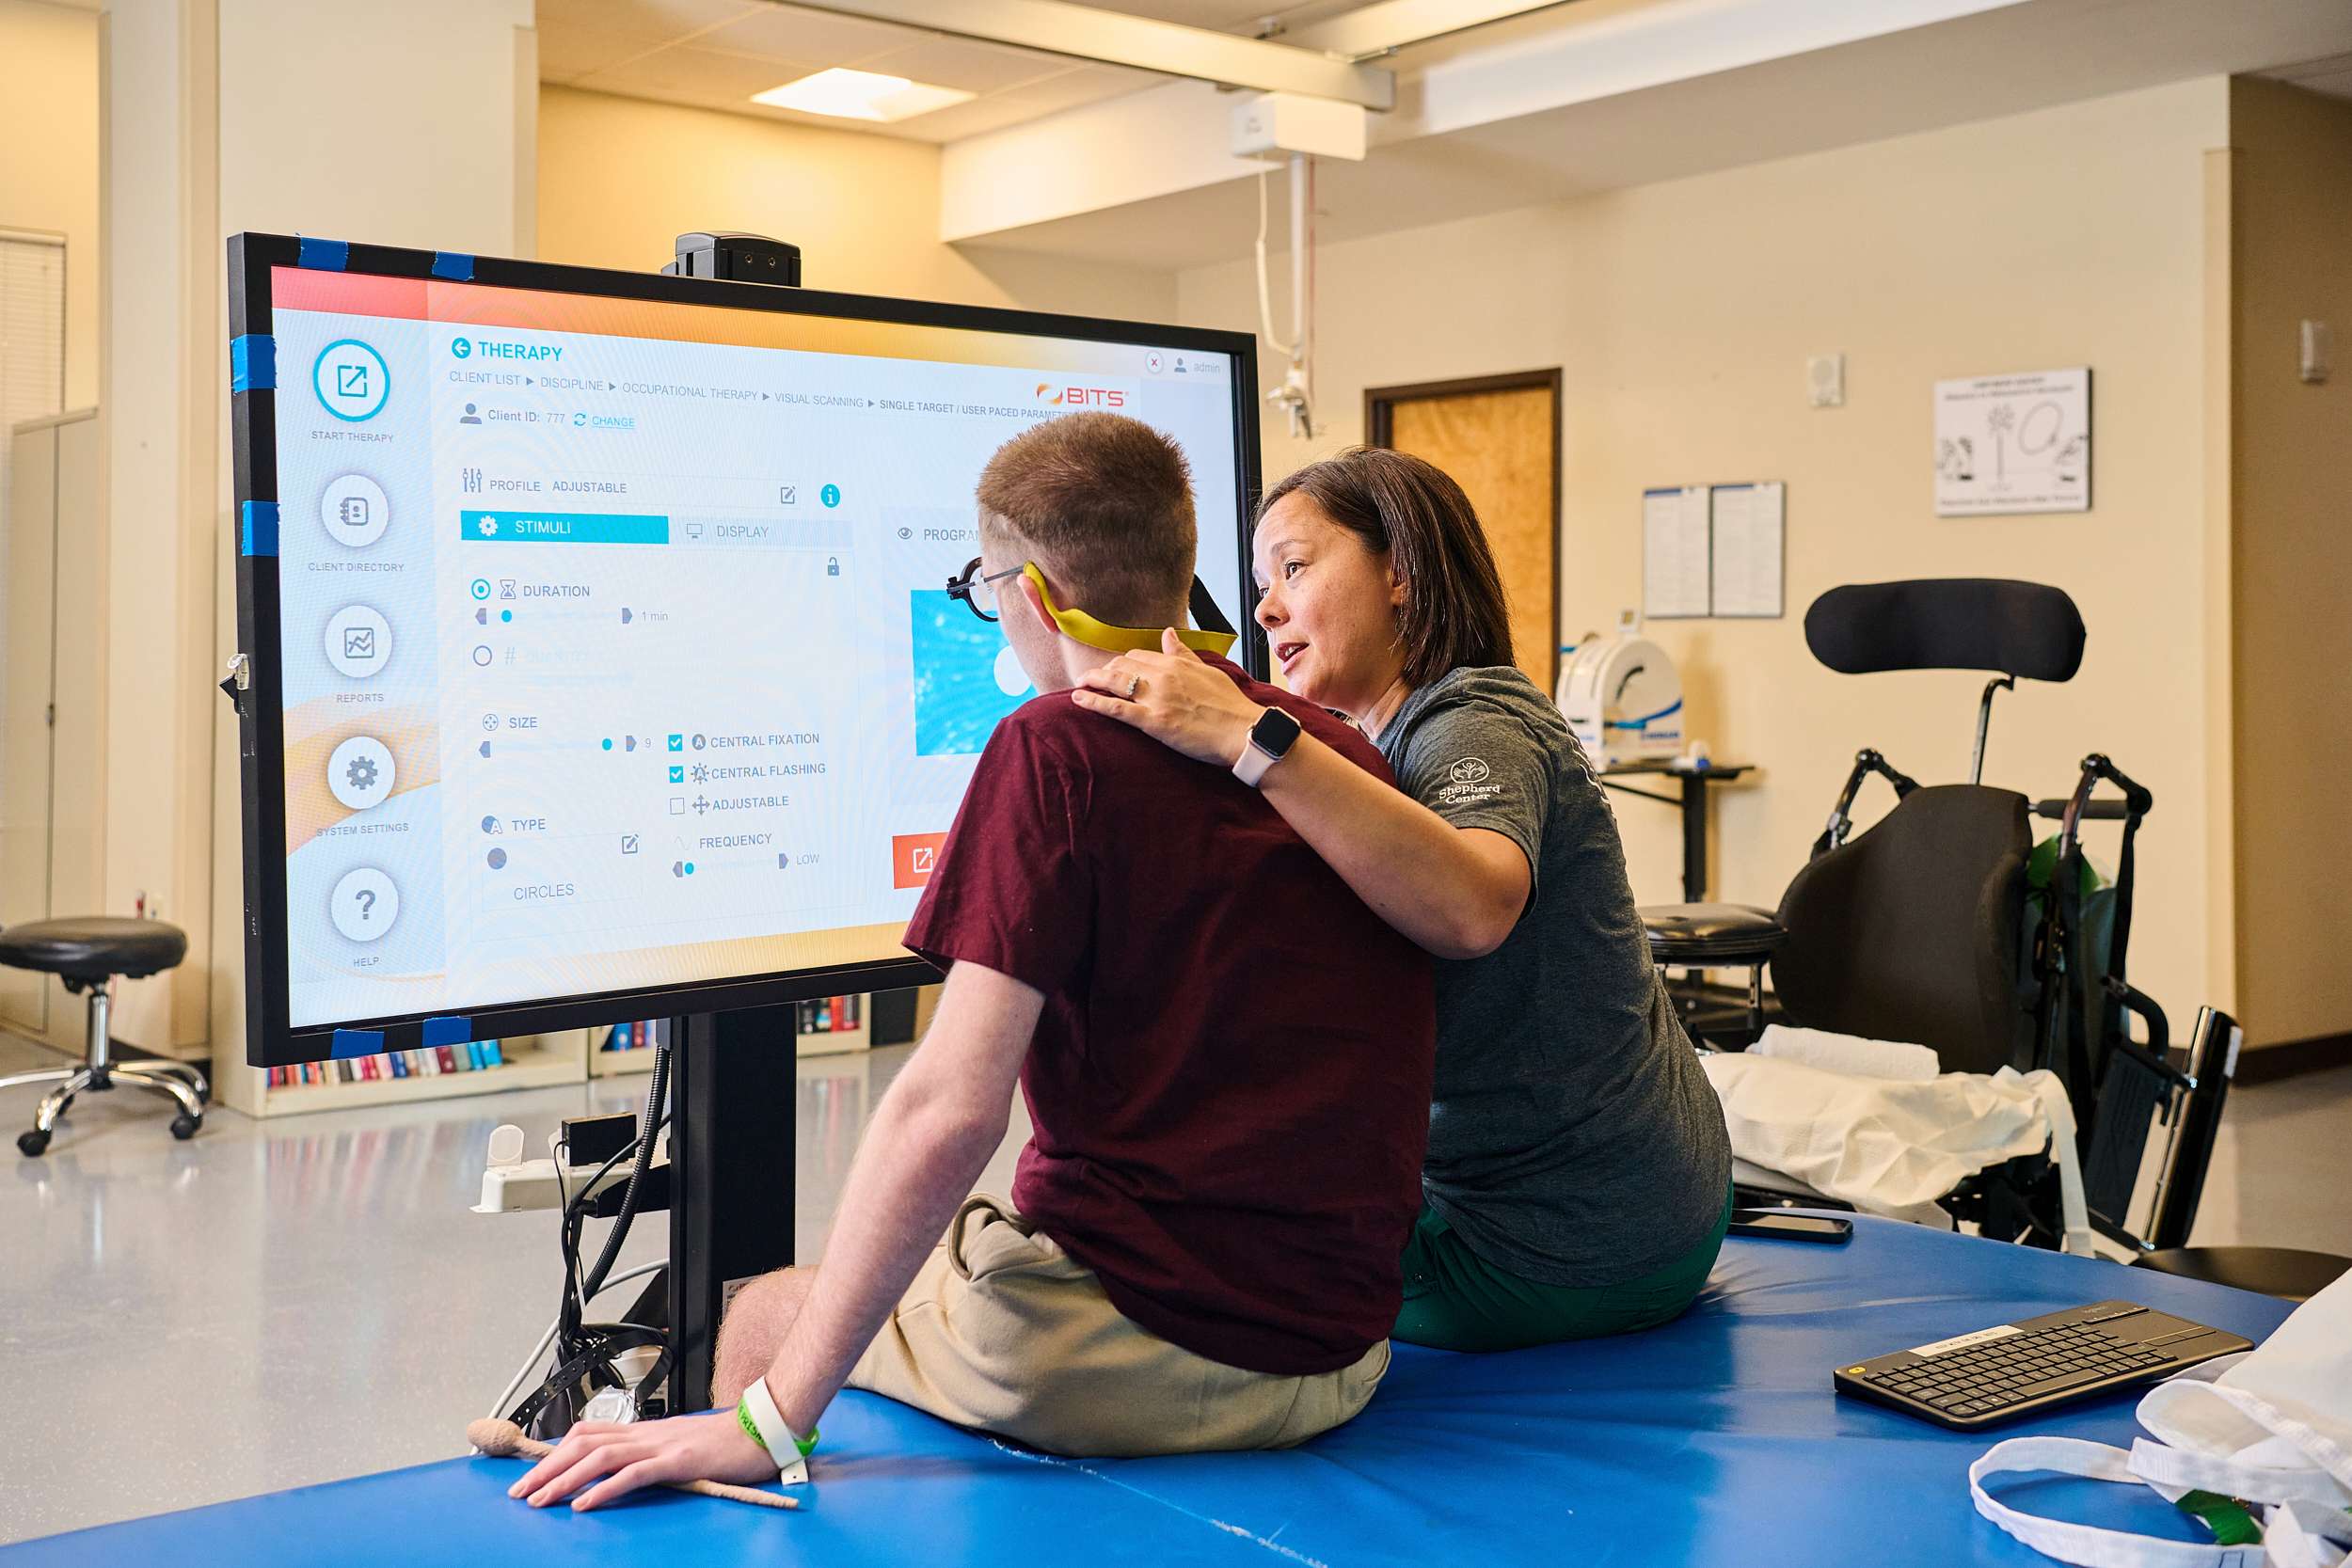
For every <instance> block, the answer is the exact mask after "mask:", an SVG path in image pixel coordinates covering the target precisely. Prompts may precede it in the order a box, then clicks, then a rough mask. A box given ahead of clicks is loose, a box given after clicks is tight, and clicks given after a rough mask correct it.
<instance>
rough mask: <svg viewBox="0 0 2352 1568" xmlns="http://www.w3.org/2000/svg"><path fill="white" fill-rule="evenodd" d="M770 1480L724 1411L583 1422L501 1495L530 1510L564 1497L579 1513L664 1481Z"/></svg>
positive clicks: (766, 1461)
mask: <svg viewBox="0 0 2352 1568" xmlns="http://www.w3.org/2000/svg"><path fill="white" fill-rule="evenodd" d="M775 1479H776V1462H775V1461H774V1460H772V1459H771V1458H769V1457H768V1452H767V1450H766V1449H762V1448H761V1447H760V1446H759V1445H758V1444H757V1443H755V1442H753V1441H752V1440H751V1438H750V1437H748V1436H747V1435H745V1434H744V1432H743V1428H742V1424H741V1423H740V1422H739V1421H738V1420H737V1419H736V1418H735V1413H734V1412H733V1411H731V1410H723V1411H718V1412H715V1413H713V1414H711V1415H707V1416H673V1417H672V1418H669V1419H668V1420H666V1421H633V1422H627V1423H621V1424H615V1423H613V1422H612V1421H582V1422H581V1423H580V1425H578V1426H576V1427H574V1428H572V1430H571V1431H570V1432H568V1433H564V1441H562V1442H561V1443H558V1444H557V1445H556V1446H555V1451H554V1452H552V1453H550V1454H548V1456H547V1458H545V1459H543V1460H541V1461H539V1463H538V1464H537V1465H532V1469H531V1473H530V1474H529V1475H526V1476H524V1477H523V1479H522V1480H520V1481H516V1483H515V1484H514V1485H512V1486H510V1487H508V1488H507V1489H506V1495H507V1496H508V1497H520V1498H522V1499H524V1500H525V1501H527V1502H529V1503H530V1504H531V1506H532V1507H533V1508H545V1507H547V1506H548V1504H549V1503H560V1502H562V1501H563V1500H564V1498H566V1497H569V1498H571V1500H572V1507H573V1508H574V1509H575V1510H578V1511H580V1512H581V1513H585V1512H586V1511H587V1510H589V1509H592V1508H601V1507H602V1506H603V1505H605V1504H606V1503H609V1502H612V1500H613V1499H614V1498H616V1497H627V1496H628V1494H629V1493H631V1492H634V1491H636V1490H637V1489H638V1488H639V1487H641V1486H658V1485H660V1484H661V1483H662V1482H664V1481H736V1482H739V1483H741V1484H743V1485H747V1486H751V1485H757V1484H759V1483H761V1482H763V1481H773V1480H775Z"/></svg>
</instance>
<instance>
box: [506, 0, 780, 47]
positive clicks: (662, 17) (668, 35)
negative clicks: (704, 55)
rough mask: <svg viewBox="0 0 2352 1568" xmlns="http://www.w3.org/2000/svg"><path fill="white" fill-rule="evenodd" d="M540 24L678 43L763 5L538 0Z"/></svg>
mask: <svg viewBox="0 0 2352 1568" xmlns="http://www.w3.org/2000/svg"><path fill="white" fill-rule="evenodd" d="M538 5H539V25H540V26H542V27H545V26H547V25H548V24H549V23H554V24H558V25H561V26H567V27H590V28H594V29H596V30H597V31H599V32H606V33H627V34H629V35H632V36H635V37H640V38H650V39H652V40H656V41H657V42H660V43H675V42H676V41H677V40H679V39H682V38H685V37H686V36H687V35H689V34H691V33H696V32H700V31H701V30H702V29H704V28H706V27H715V26H717V25H719V24H721V23H723V22H731V21H733V20H734V19H736V18H737V17H739V16H742V15H744V14H746V13H747V12H751V11H755V10H758V9H760V5H759V0H538Z"/></svg>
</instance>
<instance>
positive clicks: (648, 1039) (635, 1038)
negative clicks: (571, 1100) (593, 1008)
mask: <svg viewBox="0 0 2352 1568" xmlns="http://www.w3.org/2000/svg"><path fill="white" fill-rule="evenodd" d="M669 1032H670V1022H669V1020H667V1019H644V1020H641V1021H640V1022H636V1023H615V1024H613V1025H612V1027H611V1028H609V1029H592V1030H590V1031H589V1032H588V1037H589V1040H590V1043H591V1045H592V1047H593V1049H591V1050H590V1051H589V1053H588V1076H589V1077H591V1078H618V1077H620V1076H622V1075H623V1074H625V1073H631V1072H651V1071H652V1070H653V1055H654V1052H653V1048H654V1047H655V1046H656V1045H657V1044H665V1043H667V1042H668V1039H669Z"/></svg>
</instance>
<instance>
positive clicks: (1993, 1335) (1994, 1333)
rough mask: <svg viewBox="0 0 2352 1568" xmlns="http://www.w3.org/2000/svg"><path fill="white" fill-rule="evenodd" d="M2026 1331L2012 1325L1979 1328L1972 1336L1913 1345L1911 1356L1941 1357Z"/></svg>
mask: <svg viewBox="0 0 2352 1568" xmlns="http://www.w3.org/2000/svg"><path fill="white" fill-rule="evenodd" d="M2025 1332H2026V1331H2025V1330H2024V1329H2022V1328H2019V1327H2017V1326H2016V1325H2015V1324H2013V1323H2003V1324H2002V1325H2001V1326H2000V1327H1998V1328H1980V1329H1979V1330H1977V1332H1976V1333H1974V1334H1963V1335H1961V1336H1959V1337H1958V1338H1952V1339H1938V1340H1937V1341H1936V1342H1935V1343H1933V1344H1931V1345H1914V1346H1912V1347H1911V1354H1914V1355H1942V1354H1944V1353H1945V1352H1947V1351H1955V1350H1966V1349H1967V1348H1968V1347H1969V1346H1970V1345H1981V1344H1983V1343H1985V1342H1986V1341H1987V1340H1991V1339H2006V1338H2009V1337H2010V1335H2012V1334H2023V1333H2025Z"/></svg>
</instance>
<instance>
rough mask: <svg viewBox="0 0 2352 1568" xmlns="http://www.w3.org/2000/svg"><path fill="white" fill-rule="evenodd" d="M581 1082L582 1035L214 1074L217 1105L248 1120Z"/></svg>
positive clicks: (521, 1038)
mask: <svg viewBox="0 0 2352 1568" xmlns="http://www.w3.org/2000/svg"><path fill="white" fill-rule="evenodd" d="M586 1077H587V1062H586V1060H585V1035H584V1034H583V1032H582V1031H580V1030H570V1031H567V1032H565V1033H563V1034H557V1035H523V1036H518V1037H515V1038H512V1039H503V1040H476V1041H473V1042H471V1043H469V1044H466V1045H450V1046H436V1047H431V1048H425V1047H419V1048H418V1049H416V1050H413V1051H389V1052H384V1053H378V1054H376V1055H373V1056H353V1057H347V1058H345V1059H343V1060H342V1061H332V1062H308V1063H305V1064H303V1065H301V1066H300V1067H282V1068H269V1069H262V1068H249V1067H246V1066H244V1065H242V1064H239V1065H237V1066H235V1067H234V1068H232V1069H230V1070H229V1071H227V1072H216V1073H215V1083H216V1084H217V1085H218V1086H219V1089H220V1097H221V1099H222V1100H223V1101H226V1102H227V1103H228V1104H229V1105H230V1106H231V1107H233V1108H234V1109H236V1110H239V1111H242V1112H244V1113H245V1114H246V1116H249V1117H279V1116H294V1115H299V1114H300V1113H303V1112H306V1111H340V1110H346V1109H349V1108H351V1107H353V1106H357V1105H391V1104H399V1103H402V1102H404V1101H416V1100H454V1099H458V1098H460V1097H463V1096H468V1095H478V1094H496V1093H499V1092H501V1090H505V1089H533V1088H544V1087H546V1086H547V1085H551V1084H577V1083H580V1082H582V1081H583V1080H584V1079H585V1078H586Z"/></svg>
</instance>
